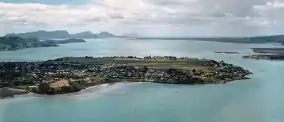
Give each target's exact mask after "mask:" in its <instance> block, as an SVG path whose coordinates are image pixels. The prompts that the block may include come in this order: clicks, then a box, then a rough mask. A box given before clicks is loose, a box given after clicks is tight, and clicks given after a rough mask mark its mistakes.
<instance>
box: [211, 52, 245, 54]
mask: <svg viewBox="0 0 284 122" xmlns="http://www.w3.org/2000/svg"><path fill="white" fill-rule="evenodd" d="M214 53H220V54H240V53H239V52H214Z"/></svg>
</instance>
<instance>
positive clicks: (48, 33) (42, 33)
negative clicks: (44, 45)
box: [6, 30, 115, 39]
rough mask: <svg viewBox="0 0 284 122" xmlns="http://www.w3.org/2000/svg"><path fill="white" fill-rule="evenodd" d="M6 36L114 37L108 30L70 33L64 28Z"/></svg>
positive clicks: (47, 37)
mask: <svg viewBox="0 0 284 122" xmlns="http://www.w3.org/2000/svg"><path fill="white" fill-rule="evenodd" d="M6 36H19V37H22V38H35V39H66V38H79V39H88V38H106V37H114V36H115V35H114V34H111V33H109V32H100V33H97V34H96V33H93V32H91V31H84V32H80V33H75V34H70V33H69V32H68V31H66V30H55V31H44V30H39V31H35V32H26V33H18V34H15V33H12V34H7V35H6Z"/></svg>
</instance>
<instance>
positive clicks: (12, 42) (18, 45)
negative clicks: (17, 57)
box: [0, 36, 57, 51]
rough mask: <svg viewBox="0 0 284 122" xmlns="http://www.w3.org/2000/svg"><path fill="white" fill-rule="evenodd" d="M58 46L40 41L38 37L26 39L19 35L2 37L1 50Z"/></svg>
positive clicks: (0, 40)
mask: <svg viewBox="0 0 284 122" xmlns="http://www.w3.org/2000/svg"><path fill="white" fill-rule="evenodd" d="M53 46H57V45H56V44H52V43H44V42H40V41H39V40H38V39H25V38H22V37H19V36H4V37H0V51H11V50H19V49H24V48H35V47H53Z"/></svg>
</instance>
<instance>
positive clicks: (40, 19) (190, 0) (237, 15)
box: [0, 0, 284, 31]
mask: <svg viewBox="0 0 284 122" xmlns="http://www.w3.org/2000/svg"><path fill="white" fill-rule="evenodd" d="M283 10H284V0H100V1H98V0H90V1H89V3H87V4H80V5H69V4H59V5H47V4H41V3H4V2H0V26H2V27H3V26H6V30H11V31H13V30H14V28H19V27H22V28H24V27H27V28H28V27H29V28H30V27H33V28H36V27H38V28H44V27H49V28H50V27H52V28H57V27H58V28H59V27H61V28H80V27H81V28H88V27H97V26H105V28H108V29H113V28H115V29H114V30H119V28H117V27H124V26H131V27H130V28H132V29H133V28H137V29H140V27H142V26H143V27H146V26H147V27H151V26H152V27H153V26H158V25H159V26H169V28H170V26H181V27H184V28H185V29H187V28H190V27H192V28H196V27H200V28H206V27H211V26H214V27H223V28H224V26H227V25H230V24H233V25H236V26H227V27H230V28H251V29H249V30H254V29H252V28H255V29H260V28H265V27H271V26H276V25H277V26H280V25H282V26H283V24H282V23H283V20H284V15H283V14H282V12H283ZM8 26H13V28H12V29H9V27H8ZM111 26H112V27H111ZM7 28H8V29H7ZM101 28H104V27H101ZM122 30H125V29H122ZM209 30H210V29H209ZM232 30H233V29H232ZM236 30H238V29H236Z"/></svg>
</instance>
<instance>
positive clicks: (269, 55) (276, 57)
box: [243, 54, 284, 60]
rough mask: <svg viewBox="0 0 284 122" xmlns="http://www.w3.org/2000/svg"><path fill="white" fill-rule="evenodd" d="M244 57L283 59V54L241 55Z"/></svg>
mask: <svg viewBox="0 0 284 122" xmlns="http://www.w3.org/2000/svg"><path fill="white" fill-rule="evenodd" d="M243 58H244V59H254V60H284V55H277V54H266V55H265V54H256V55H248V56H243Z"/></svg>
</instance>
